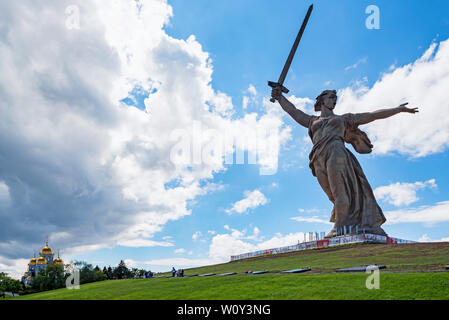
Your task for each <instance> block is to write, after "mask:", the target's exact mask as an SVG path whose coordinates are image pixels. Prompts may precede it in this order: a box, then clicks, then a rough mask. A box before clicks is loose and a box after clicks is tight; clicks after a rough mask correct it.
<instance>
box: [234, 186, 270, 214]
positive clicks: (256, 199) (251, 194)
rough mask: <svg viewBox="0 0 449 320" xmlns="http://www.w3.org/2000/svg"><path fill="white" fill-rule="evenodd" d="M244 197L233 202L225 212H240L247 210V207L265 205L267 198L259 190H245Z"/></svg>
mask: <svg viewBox="0 0 449 320" xmlns="http://www.w3.org/2000/svg"><path fill="white" fill-rule="evenodd" d="M243 194H244V196H245V197H244V198H243V199H242V200H239V201H237V202H235V203H234V204H233V205H232V207H231V209H227V210H226V212H227V213H229V214H231V213H233V212H236V213H239V214H242V213H245V212H247V211H248V210H249V209H255V208H257V207H259V206H263V205H265V204H266V203H267V202H268V200H267V198H266V197H265V195H264V194H263V193H262V192H260V191H259V190H257V189H256V190H254V191H249V190H246V191H245V192H244V193H243Z"/></svg>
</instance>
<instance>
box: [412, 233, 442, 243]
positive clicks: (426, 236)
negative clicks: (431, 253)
mask: <svg viewBox="0 0 449 320" xmlns="http://www.w3.org/2000/svg"><path fill="white" fill-rule="evenodd" d="M418 242H449V237H447V238H442V239H439V240H432V239H431V238H430V237H429V235H428V234H423V235H422V236H421V237H420V238H419V239H418Z"/></svg>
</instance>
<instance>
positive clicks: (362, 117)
mask: <svg viewBox="0 0 449 320" xmlns="http://www.w3.org/2000/svg"><path fill="white" fill-rule="evenodd" d="M407 104H408V102H406V103H403V104H401V105H400V106H399V107H397V108H390V109H382V110H377V111H374V112H365V113H356V114H355V119H356V121H355V122H356V125H362V124H367V123H370V122H373V121H374V120H380V119H386V118H389V117H391V116H394V115H395V114H398V113H401V112H407V113H417V112H419V111H418V108H407V107H406V105H407Z"/></svg>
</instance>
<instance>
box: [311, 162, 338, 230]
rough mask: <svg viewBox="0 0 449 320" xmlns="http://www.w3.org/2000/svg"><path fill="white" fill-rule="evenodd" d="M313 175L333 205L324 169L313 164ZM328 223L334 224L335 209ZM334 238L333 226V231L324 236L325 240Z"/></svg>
mask: <svg viewBox="0 0 449 320" xmlns="http://www.w3.org/2000/svg"><path fill="white" fill-rule="evenodd" d="M314 168H315V174H316V177H317V179H318V183H319V184H320V186H321V188H322V189H323V191H324V192H325V193H326V195H327V197H328V198H329V200H330V201H331V202H332V203H334V197H333V195H332V192H331V188H330V185H329V179H328V176H327V172H326V168H325V167H324V166H322V165H320V164H315V166H314ZM330 222H335V207H334V209H332V215H331V218H330ZM335 236H336V227H335V226H334V227H333V229H332V230H331V231H330V232H329V233H328V234H327V235H326V238H332V237H335Z"/></svg>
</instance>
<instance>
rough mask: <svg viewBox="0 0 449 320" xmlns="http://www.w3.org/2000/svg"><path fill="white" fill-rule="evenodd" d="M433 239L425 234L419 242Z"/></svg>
mask: <svg viewBox="0 0 449 320" xmlns="http://www.w3.org/2000/svg"><path fill="white" fill-rule="evenodd" d="M431 241H432V240H431V239H430V238H429V236H428V235H427V234H423V235H422V236H421V237H420V238H419V239H418V242H431Z"/></svg>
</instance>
